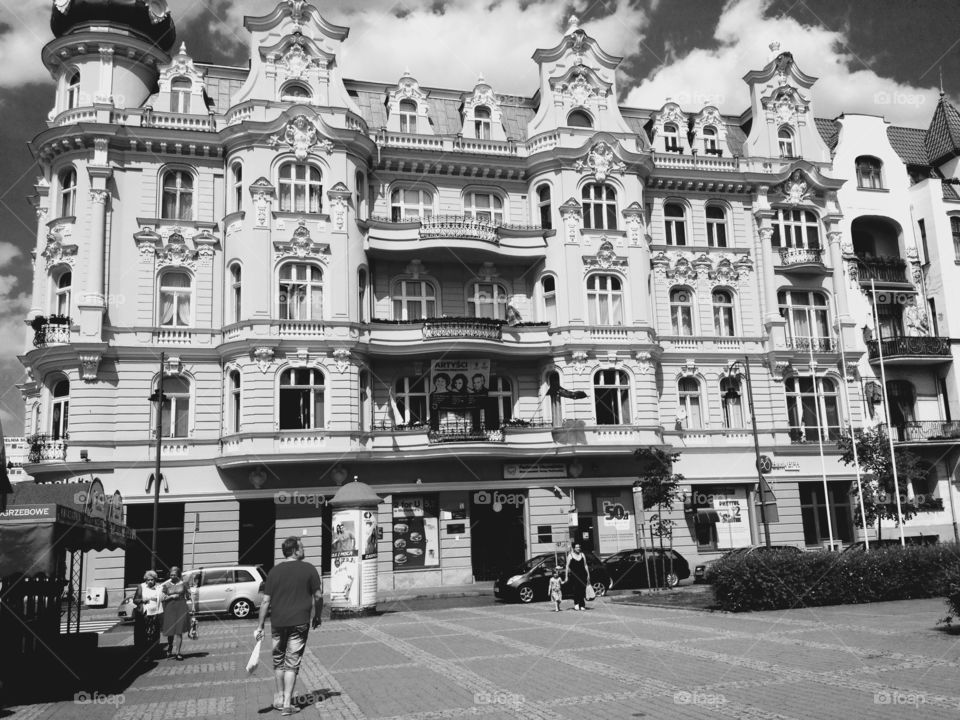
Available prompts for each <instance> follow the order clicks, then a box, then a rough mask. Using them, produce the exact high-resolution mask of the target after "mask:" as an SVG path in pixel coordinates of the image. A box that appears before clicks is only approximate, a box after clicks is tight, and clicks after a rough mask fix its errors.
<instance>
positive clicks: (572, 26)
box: [566, 15, 580, 35]
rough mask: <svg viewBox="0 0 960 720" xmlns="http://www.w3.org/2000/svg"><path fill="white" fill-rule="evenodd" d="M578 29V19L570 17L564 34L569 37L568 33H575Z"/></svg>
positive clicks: (573, 16)
mask: <svg viewBox="0 0 960 720" xmlns="http://www.w3.org/2000/svg"><path fill="white" fill-rule="evenodd" d="M579 29H580V18H578V17H577V16H576V15H571V16H570V23H569V25H567V32H566V34H567V35H569V34H570V33H572V32H575V31H577V30H579Z"/></svg>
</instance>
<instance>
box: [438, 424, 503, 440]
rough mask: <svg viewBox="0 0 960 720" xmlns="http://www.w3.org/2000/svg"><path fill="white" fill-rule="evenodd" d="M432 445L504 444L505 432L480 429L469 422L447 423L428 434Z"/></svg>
mask: <svg viewBox="0 0 960 720" xmlns="http://www.w3.org/2000/svg"><path fill="white" fill-rule="evenodd" d="M427 440H428V441H429V442H430V444H432V445H433V444H437V443H450V442H503V430H502V429H500V428H496V429H492V430H488V429H485V428H483V427H478V426H476V425H474V424H473V423H471V422H470V421H468V420H465V421H463V422H455V421H445V422H441V423H440V426H439V427H438V428H436V429H433V430H431V431H430V432H429V433H427Z"/></svg>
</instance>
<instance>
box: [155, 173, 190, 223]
mask: <svg viewBox="0 0 960 720" xmlns="http://www.w3.org/2000/svg"><path fill="white" fill-rule="evenodd" d="M171 176H173V182H172V183H171V182H170V181H169V180H168V178H170V177H171ZM186 180H189V182H185V181H186ZM197 185H198V182H197V176H196V174H195V173H193V172H192V171H190V170H188V169H186V168H182V167H168V168H164V169H163V171H162V172H161V173H160V217H161V218H163V219H164V220H186V221H192V220H194V219H195V218H196V213H197V203H196V202H195V201H196V195H197ZM168 198H172V200H173V207H172V212H170V211H168ZM185 198H188V199H189V204H188V206H187V207H185V203H184V199H185Z"/></svg>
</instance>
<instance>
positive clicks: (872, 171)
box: [857, 155, 883, 190]
mask: <svg viewBox="0 0 960 720" xmlns="http://www.w3.org/2000/svg"><path fill="white" fill-rule="evenodd" d="M882 169H883V163H882V162H881V161H880V160H878V159H877V158H875V157H871V156H869V155H863V156H861V157H858V158H857V186H858V187H861V188H865V189H867V190H881V189H882V188H883V177H882V175H881V171H882Z"/></svg>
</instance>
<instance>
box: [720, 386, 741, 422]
mask: <svg viewBox="0 0 960 720" xmlns="http://www.w3.org/2000/svg"><path fill="white" fill-rule="evenodd" d="M720 407H721V408H723V426H724V427H725V428H742V427H743V424H744V423H743V390H742V388H741V387H740V380H739V379H738V378H723V379H722V380H721V381H720Z"/></svg>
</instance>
